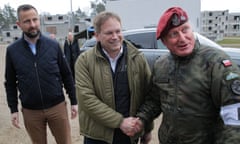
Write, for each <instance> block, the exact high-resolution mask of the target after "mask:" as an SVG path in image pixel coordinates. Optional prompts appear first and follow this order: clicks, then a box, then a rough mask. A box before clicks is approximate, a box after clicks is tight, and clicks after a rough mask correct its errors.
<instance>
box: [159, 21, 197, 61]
mask: <svg viewBox="0 0 240 144" xmlns="http://www.w3.org/2000/svg"><path fill="white" fill-rule="evenodd" d="M162 41H163V43H164V45H165V46H166V47H167V48H168V49H169V50H170V51H171V53H173V54H175V55H177V56H181V57H184V56H188V55H190V54H191V53H192V51H193V48H194V45H195V38H194V34H193V31H192V28H191V25H190V23H189V22H186V23H184V24H182V25H180V26H178V27H175V28H172V29H171V30H169V31H168V33H167V34H166V35H165V36H164V37H163V39H162Z"/></svg>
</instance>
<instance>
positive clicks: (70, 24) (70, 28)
mask: <svg viewBox="0 0 240 144" xmlns="http://www.w3.org/2000/svg"><path fill="white" fill-rule="evenodd" d="M70 13H71V14H70V20H69V31H71V32H73V23H74V22H73V9H72V0H70Z"/></svg>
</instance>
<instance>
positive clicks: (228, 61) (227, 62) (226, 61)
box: [222, 60, 232, 67]
mask: <svg viewBox="0 0 240 144" xmlns="http://www.w3.org/2000/svg"><path fill="white" fill-rule="evenodd" d="M222 63H223V65H224V66H225V67H228V66H231V65H232V62H231V61H230V60H223V61H222Z"/></svg>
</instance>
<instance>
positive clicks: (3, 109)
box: [0, 45, 161, 144]
mask: <svg viewBox="0 0 240 144" xmlns="http://www.w3.org/2000/svg"><path fill="white" fill-rule="evenodd" d="M5 53H6V46H4V45H0V66H1V68H0V144H31V141H30V139H29V137H28V135H27V133H26V131H25V128H24V125H23V120H22V117H20V124H21V129H17V128H15V127H13V126H12V125H11V121H10V111H9V109H8V106H7V102H6V94H5V89H4V85H3V83H4V71H5ZM20 116H21V113H20ZM160 121H161V120H160V118H159V119H157V120H156V122H155V129H154V131H153V139H152V141H151V144H158V141H157V127H158V126H159V123H160ZM71 128H72V143H73V144H82V136H80V135H79V125H78V118H76V119H74V120H71ZM48 143H49V144H56V142H55V140H54V138H53V137H52V135H51V134H50V132H49V131H48Z"/></svg>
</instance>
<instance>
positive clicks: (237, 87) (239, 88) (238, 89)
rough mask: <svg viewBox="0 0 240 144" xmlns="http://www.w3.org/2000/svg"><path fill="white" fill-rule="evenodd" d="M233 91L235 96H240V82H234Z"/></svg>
mask: <svg viewBox="0 0 240 144" xmlns="http://www.w3.org/2000/svg"><path fill="white" fill-rule="evenodd" d="M231 89H232V91H233V93H234V94H237V95H240V80H234V81H233V82H232V84H231Z"/></svg>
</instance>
